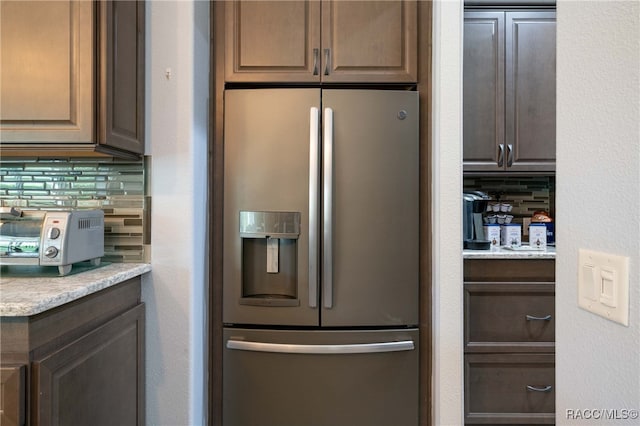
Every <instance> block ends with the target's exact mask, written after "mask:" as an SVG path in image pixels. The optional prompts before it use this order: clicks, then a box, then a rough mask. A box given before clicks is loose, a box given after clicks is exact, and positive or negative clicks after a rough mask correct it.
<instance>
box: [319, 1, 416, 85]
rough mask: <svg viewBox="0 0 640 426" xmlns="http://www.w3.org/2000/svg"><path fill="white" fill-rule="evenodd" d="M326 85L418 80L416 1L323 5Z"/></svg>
mask: <svg viewBox="0 0 640 426" xmlns="http://www.w3.org/2000/svg"><path fill="white" fill-rule="evenodd" d="M322 81H325V82H341V83H342V82H366V83H405V82H408V83H410V82H416V81H418V5H417V2H415V1H404V0H403V1H376V0H374V1H325V2H323V3H322Z"/></svg>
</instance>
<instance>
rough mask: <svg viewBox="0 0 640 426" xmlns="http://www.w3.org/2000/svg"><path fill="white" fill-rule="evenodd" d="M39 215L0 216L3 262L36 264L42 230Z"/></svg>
mask: <svg viewBox="0 0 640 426" xmlns="http://www.w3.org/2000/svg"><path fill="white" fill-rule="evenodd" d="M42 223H43V221H42V217H40V216H21V217H16V216H10V215H2V218H0V258H1V259H2V263H4V264H21V263H29V264H32V263H33V264H37V263H38V259H39V257H40V244H41V243H40V242H41V238H40V237H41V232H42Z"/></svg>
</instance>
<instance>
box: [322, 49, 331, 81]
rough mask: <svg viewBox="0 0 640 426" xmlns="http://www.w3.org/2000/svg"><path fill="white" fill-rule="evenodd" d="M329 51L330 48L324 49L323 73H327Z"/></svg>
mask: <svg viewBox="0 0 640 426" xmlns="http://www.w3.org/2000/svg"><path fill="white" fill-rule="evenodd" d="M330 53H331V50H330V49H324V75H329V68H330V67H329V59H330V58H331V55H330Z"/></svg>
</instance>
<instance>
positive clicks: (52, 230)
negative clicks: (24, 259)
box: [47, 226, 60, 240]
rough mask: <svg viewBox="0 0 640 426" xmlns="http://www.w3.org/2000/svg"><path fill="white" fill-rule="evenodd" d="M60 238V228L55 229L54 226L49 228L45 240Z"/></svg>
mask: <svg viewBox="0 0 640 426" xmlns="http://www.w3.org/2000/svg"><path fill="white" fill-rule="evenodd" d="M59 236H60V228H56V227H55V226H53V227H51V228H49V232H48V233H47V238H49V239H50V240H55V239H56V238H58V237H59Z"/></svg>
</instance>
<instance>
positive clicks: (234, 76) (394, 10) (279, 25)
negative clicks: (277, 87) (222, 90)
mask: <svg viewBox="0 0 640 426" xmlns="http://www.w3.org/2000/svg"><path fill="white" fill-rule="evenodd" d="M417 8H418V5H417V2H416V1H406V0H402V1H375V0H374V1H327V0H324V1H314V0H310V1H233V2H231V1H230V2H227V3H226V5H225V32H226V34H225V36H226V40H225V79H226V81H227V82H274V83H290V82H294V83H295V82H313V83H320V82H335V83H406V82H416V81H417V79H418V78H417V72H418V65H417V64H418V31H417V27H418V18H417V16H418V14H417Z"/></svg>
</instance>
